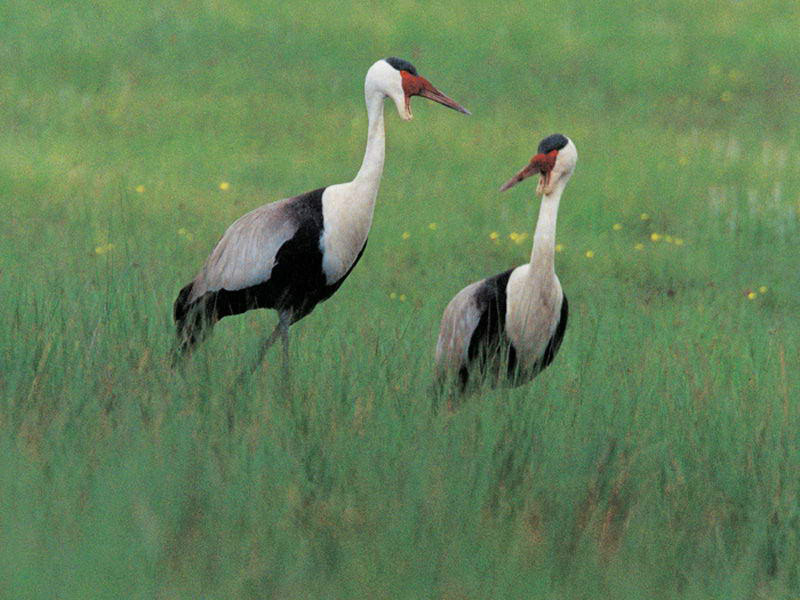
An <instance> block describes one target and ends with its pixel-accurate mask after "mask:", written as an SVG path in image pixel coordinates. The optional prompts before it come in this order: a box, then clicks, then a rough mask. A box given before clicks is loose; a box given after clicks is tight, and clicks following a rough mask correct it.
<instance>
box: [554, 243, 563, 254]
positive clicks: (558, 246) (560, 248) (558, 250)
mask: <svg viewBox="0 0 800 600" xmlns="http://www.w3.org/2000/svg"><path fill="white" fill-rule="evenodd" d="M563 251H564V244H556V252H563Z"/></svg>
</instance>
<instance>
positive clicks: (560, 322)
mask: <svg viewBox="0 0 800 600" xmlns="http://www.w3.org/2000/svg"><path fill="white" fill-rule="evenodd" d="M576 161H577V151H576V150H575V146H574V144H572V142H571V141H570V140H568V139H567V138H566V137H564V136H561V135H558V134H556V135H553V136H550V137H548V138H545V139H544V140H542V143H540V145H539V153H538V154H537V155H536V156H535V157H534V158H533V159H532V160H531V164H530V165H529V166H528V167H526V168H525V169H523V170H522V171H520V173H519V174H518V175H517V176H515V178H513V179H512V180H510V181H509V182H508V183H507V184H506V185H505V186H503V188H502V189H508V188H509V187H511V186H513V185H515V184H516V183H518V182H519V181H522V180H523V179H525V178H526V177H528V176H530V175H532V174H534V173H540V174H541V175H542V180H541V181H540V183H539V189H540V191H541V194H542V203H541V207H540V209H539V218H538V221H537V224H536V231H535V233H534V236H533V249H532V251H531V259H530V262H528V263H526V264H524V265H521V266H519V267H516V268H514V269H511V270H508V271H505V272H504V273H500V274H499V275H495V276H493V277H489V278H486V279H482V280H480V281H477V282H475V283H472V284H470V285H468V286H467V287H465V288H464V289H463V290H461V291H460V292H459V293H458V294H456V296H455V297H454V298H453V299H452V300H451V301H450V303H449V304H448V306H447V308H446V309H445V311H444V315H443V316H442V323H441V329H440V333H439V339H438V342H437V345H436V367H437V369H436V370H437V377H438V379H439V380H440V381H444V380H446V379H455V380H456V382H457V385H458V386H459V388H460V389H461V391H466V390H467V388H468V387H470V386H475V385H479V384H481V383H484V382H487V383H489V384H490V385H492V386H496V385H501V384H502V385H511V386H516V385H521V384H523V383H527V382H528V381H530V380H531V379H533V378H534V377H535V376H536V375H537V374H538V373H539V372H540V371H541V370H542V369H544V368H545V367H547V366H548V365H549V364H550V363H552V362H553V359H554V358H555V355H556V353H557V352H558V349H559V347H560V346H561V341H562V339H563V337H564V332H565V330H566V327H567V319H568V317H569V304H568V302H567V298H566V296H565V295H564V292H563V290H562V288H561V282H560V281H559V280H558V276H557V275H556V273H555V268H554V259H555V256H554V255H555V230H556V218H557V215H558V205H559V202H560V199H561V193H562V192H563V190H564V187H565V186H566V183H567V181H568V180H569V177H570V176H571V175H572V170H573V169H574V166H575V162H576Z"/></svg>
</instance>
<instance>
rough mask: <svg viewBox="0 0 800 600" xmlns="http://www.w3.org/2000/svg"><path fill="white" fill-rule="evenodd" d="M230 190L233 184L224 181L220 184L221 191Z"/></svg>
mask: <svg viewBox="0 0 800 600" xmlns="http://www.w3.org/2000/svg"><path fill="white" fill-rule="evenodd" d="M230 188H231V184H230V183H228V182H227V181H222V182H220V184H219V189H221V190H222V191H223V192H225V191H227V190H229V189H230Z"/></svg>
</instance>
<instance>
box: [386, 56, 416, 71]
mask: <svg viewBox="0 0 800 600" xmlns="http://www.w3.org/2000/svg"><path fill="white" fill-rule="evenodd" d="M384 60H385V61H386V62H387V63H389V64H390V65H392V66H393V67H394V68H395V69H397V70H398V71H408V72H409V73H411V74H412V75H416V74H417V70H416V69H415V68H414V65H412V64H411V63H410V62H408V61H407V60H403V59H402V58H397V57H396V56H390V57H389V58H385V59H384Z"/></svg>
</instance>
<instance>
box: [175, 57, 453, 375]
mask: <svg viewBox="0 0 800 600" xmlns="http://www.w3.org/2000/svg"><path fill="white" fill-rule="evenodd" d="M364 93H365V100H366V105H367V116H368V121H369V125H368V133H367V147H366V151H365V153H364V160H363V162H362V164H361V168H360V169H359V171H358V174H357V175H356V177H355V179H353V180H352V181H350V182H348V183H342V184H336V185H331V186H328V187H324V188H319V189H317V190H314V191H311V192H307V193H305V194H300V195H298V196H294V197H292V198H286V199H283V200H279V201H277V202H273V203H270V204H265V205H263V206H260V207H259V208H256V209H255V210H253V211H251V212H249V213H247V214H246V215H244V216H242V217H240V218H239V219H238V220H236V221H235V222H234V223H233V224H232V225H231V226H230V227H229V228H228V229H227V231H226V232H225V234H224V235H223V236H222V238H221V239H220V241H219V242H218V243H217V245H216V246H215V247H214V249H213V250H212V252H211V254H210V255H209V257H208V259H207V260H206V262H205V265H204V266H203V268H202V270H201V271H200V273H198V275H197V276H196V277H195V278H194V279H193V280H192V281H191V282H190V283H189V284H187V285H186V286H184V288H183V289H182V290H181V291H180V293H179V294H178V298H177V299H176V301H175V305H174V317H175V322H176V324H177V329H178V342H179V344H178V355H179V356H180V355H183V354H184V353H186V352H187V351H190V350H191V349H192V348H193V346H194V345H195V344H196V343H197V342H199V341H200V340H202V338H203V337H204V335H205V334H206V333H207V332H208V331H209V330H210V328H211V327H213V325H214V324H215V323H216V322H218V321H219V320H220V319H222V318H224V317H227V316H230V315H236V314H240V313H243V312H245V311H248V310H251V309H256V308H270V309H275V310H276V311H277V312H278V317H279V321H278V325H277V326H276V328H275V330H274V331H273V333H272V335H271V336H269V338H268V339H267V340H266V341H265V342H264V344H263V345H262V349H261V352H260V354H259V359H258V361H257V364H258V363H260V362H261V359H262V358H263V355H264V352H266V350H267V349H268V348H269V347H270V346H271V345H272V343H274V341H275V340H276V339H277V337H278V336H280V337H281V338H282V339H283V343H284V358H285V360H288V358H287V353H288V330H289V326H290V325H292V324H293V323H295V322H297V321H298V320H300V319H302V318H303V317H305V316H306V315H308V314H309V313H311V311H313V310H314V307H315V306H316V305H317V304H318V303H320V302H323V301H324V300H327V299H328V298H330V296H331V295H333V293H334V292H336V290H337V289H339V286H341V285H342V283H343V282H344V280H345V279H346V278H347V276H348V275H349V274H350V272H351V271H352V270H353V268H354V267H355V265H356V264H357V263H358V261H359V259H360V258H361V255H362V254H363V252H364V248H365V247H366V244H367V236H368V234H369V230H370V226H371V225H372V216H373V212H374V208H375V201H376V199H377V195H378V188H379V186H380V180H381V176H382V174H383V163H384V157H385V132H384V114H383V107H384V100H385V99H386V98H387V97H389V98H391V99H392V100H393V101H394V102H395V104H396V106H397V109H398V112H399V113H400V116H401V117H402V118H403V119H404V120H410V119H411V109H410V104H409V99H410V97H411V96H413V95H420V96H423V97H427V98H430V99H432V100H435V101H437V102H439V103H441V104H444V105H445V106H448V107H450V108H453V109H455V110H458V111H460V112H464V113H467V114H468V112H467V111H466V109H464V108H463V107H461V106H460V105H458V104H457V103H456V102H454V101H453V100H451V99H450V98H448V97H447V96H445V95H444V94H442V93H441V92H439V91H438V90H437V89H436V88H434V87H433V86H432V85H431V84H430V83H429V82H428V81H427V80H425V79H424V78H423V77H420V76H418V75H417V72H416V69H415V68H414V67H413V65H411V64H410V63H408V62H406V61H403V60H400V59H396V58H388V59H384V60H379V61H377V62H376V63H375V64H373V65H372V67H370V69H369V71H368V72H367V77H366V80H365V84H364ZM257 364H256V366H257ZM285 366H286V367H287V369H288V362H287V363H286V364H285Z"/></svg>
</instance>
